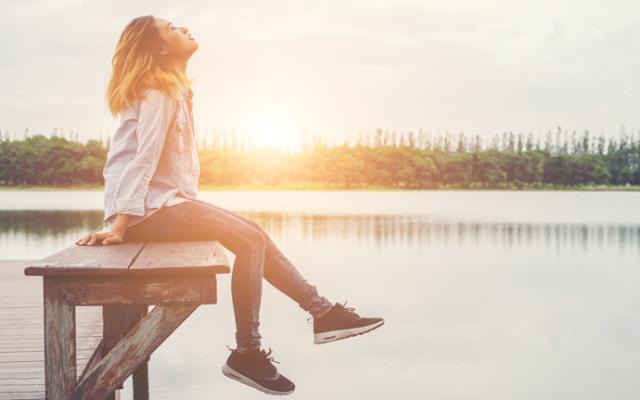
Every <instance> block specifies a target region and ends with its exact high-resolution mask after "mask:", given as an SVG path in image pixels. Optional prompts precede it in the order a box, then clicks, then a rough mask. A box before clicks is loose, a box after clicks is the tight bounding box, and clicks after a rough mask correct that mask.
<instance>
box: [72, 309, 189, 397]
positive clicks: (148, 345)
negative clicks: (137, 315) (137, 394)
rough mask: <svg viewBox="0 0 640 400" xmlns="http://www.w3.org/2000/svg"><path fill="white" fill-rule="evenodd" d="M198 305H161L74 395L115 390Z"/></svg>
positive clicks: (144, 319)
mask: <svg viewBox="0 0 640 400" xmlns="http://www.w3.org/2000/svg"><path fill="white" fill-rule="evenodd" d="M197 307H198V306H197V305H186V306H157V307H155V308H154V309H153V310H152V311H151V312H150V313H149V314H147V315H146V316H145V317H144V318H143V319H142V321H140V322H139V323H138V324H137V325H136V326H134V327H133V329H131V330H130V331H129V333H127V334H126V335H125V337H124V338H123V339H122V340H121V341H120V342H118V344H116V345H115V346H114V347H113V349H111V351H110V352H109V354H107V355H106V356H105V357H104V358H103V359H102V360H100V362H99V363H97V365H96V366H95V367H93V368H92V369H91V370H90V371H88V372H87V373H86V375H85V377H84V378H83V379H82V381H80V382H79V383H78V385H77V386H76V390H75V394H74V397H73V398H74V399H76V400H82V399H96V398H103V397H105V396H107V395H108V394H109V393H110V392H112V391H113V390H114V389H115V388H116V387H117V386H118V385H119V384H120V383H122V382H123V381H124V380H125V379H126V378H127V377H128V376H129V375H131V373H132V372H133V371H134V369H135V368H136V366H137V365H139V364H140V363H142V362H144V361H145V360H146V359H147V358H149V356H150V355H151V353H153V351H154V350H155V349H156V348H158V346H160V344H162V342H163V341H164V340H165V339H166V338H167V337H169V335H171V333H173V331H174V330H175V329H176V328H177V327H178V326H180V324H181V323H182V322H183V321H184V320H185V319H186V318H187V317H188V316H189V315H190V314H191V313H192V312H193V311H194V310H195V309H196V308H197Z"/></svg>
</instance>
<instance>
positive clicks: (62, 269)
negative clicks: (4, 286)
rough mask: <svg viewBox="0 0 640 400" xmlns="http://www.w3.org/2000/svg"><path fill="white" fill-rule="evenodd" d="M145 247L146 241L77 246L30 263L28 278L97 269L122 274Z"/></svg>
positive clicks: (27, 272) (26, 273) (27, 270)
mask: <svg viewBox="0 0 640 400" xmlns="http://www.w3.org/2000/svg"><path fill="white" fill-rule="evenodd" d="M143 247H144V242H130V243H120V244H115V245H108V246H105V245H94V246H80V245H77V244H74V245H72V246H70V247H67V248H66V249H64V250H61V251H59V252H57V253H55V254H52V255H50V256H49V257H46V258H44V259H42V260H39V261H37V262H32V263H30V264H29V265H28V266H27V268H26V269H25V275H43V276H50V275H59V274H82V273H83V272H86V271H93V270H98V272H102V273H110V272H111V273H121V272H122V271H126V270H127V269H128V268H129V266H130V265H131V262H132V261H133V259H134V258H135V257H136V255H137V254H138V253H139V252H140V250H141V249H142V248H143Z"/></svg>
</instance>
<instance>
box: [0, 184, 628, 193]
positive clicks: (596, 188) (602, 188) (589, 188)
mask: <svg viewBox="0 0 640 400" xmlns="http://www.w3.org/2000/svg"><path fill="white" fill-rule="evenodd" d="M9 190H24V191H70V190H82V191H102V190H104V186H103V185H69V186H37V185H16V186H0V191H9ZM199 190H200V191H335V192H341V191H362V192H368V191H394V192H400V191H402V192H415V191H447V190H448V191H469V192H473V191H497V192H499V191H516V192H541V191H542V192H544V191H557V192H562V191H565V192H566V191H581V192H637V191H640V185H579V186H565V187H557V186H553V185H548V186H538V187H523V188H518V187H516V186H513V187H499V188H483V187H473V188H463V187H457V186H443V187H433V188H406V187H397V188H390V187H384V186H366V187H352V188H347V187H326V186H320V185H317V186H313V185H261V186H260V185H233V186H217V185H216V186H214V185H201V186H200V187H199Z"/></svg>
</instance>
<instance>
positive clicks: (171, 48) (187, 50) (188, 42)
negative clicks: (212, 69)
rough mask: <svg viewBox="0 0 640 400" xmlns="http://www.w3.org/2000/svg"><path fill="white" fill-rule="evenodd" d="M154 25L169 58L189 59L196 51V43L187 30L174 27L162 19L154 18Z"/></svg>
mask: <svg viewBox="0 0 640 400" xmlns="http://www.w3.org/2000/svg"><path fill="white" fill-rule="evenodd" d="M155 24H156V27H157V28H158V31H159V32H160V37H161V38H162V39H163V40H164V44H165V50H166V51H167V52H168V53H169V55H170V56H175V57H177V58H189V57H190V56H191V55H192V54H193V53H194V52H195V51H196V50H198V43H197V42H196V41H195V39H193V38H192V37H191V34H190V33H189V30H188V29H187V28H185V27H180V26H174V25H173V24H172V23H171V22H170V21H167V20H165V19H162V18H155Z"/></svg>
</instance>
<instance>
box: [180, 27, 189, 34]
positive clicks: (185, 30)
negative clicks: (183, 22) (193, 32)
mask: <svg viewBox="0 0 640 400" xmlns="http://www.w3.org/2000/svg"><path fill="white" fill-rule="evenodd" d="M180 30H181V31H182V33H188V32H189V29H187V27H186V26H183V27H182V28H180Z"/></svg>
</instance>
